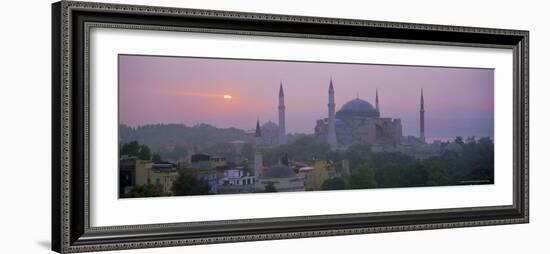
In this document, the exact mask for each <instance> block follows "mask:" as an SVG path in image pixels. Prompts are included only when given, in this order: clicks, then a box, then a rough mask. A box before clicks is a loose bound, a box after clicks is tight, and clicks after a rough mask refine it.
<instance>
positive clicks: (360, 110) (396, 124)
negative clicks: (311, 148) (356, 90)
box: [255, 78, 426, 151]
mask: <svg viewBox="0 0 550 254" xmlns="http://www.w3.org/2000/svg"><path fill="white" fill-rule="evenodd" d="M334 94H335V89H334V84H333V81H332V78H331V79H330V82H329V88H328V112H327V113H328V114H327V117H326V118H323V119H319V120H317V122H316V125H315V135H316V136H317V137H318V138H319V139H321V140H324V141H326V142H327V143H328V144H329V145H330V147H331V148H332V149H333V150H345V149H347V148H348V147H350V146H351V145H355V144H365V145H369V146H370V147H371V148H372V149H373V150H375V151H397V150H402V143H405V144H403V145H405V146H407V145H408V144H409V143H411V142H413V143H416V144H417V145H420V144H426V141H425V136H424V92H423V91H421V92H420V111H419V113H420V135H419V137H403V127H402V125H401V119H398V118H389V117H381V116H380V106H379V98H378V90H377V91H376V97H375V106H373V105H372V104H371V103H370V102H368V101H366V100H363V99H360V98H359V97H357V98H355V99H352V100H350V101H348V102H346V103H344V104H343V106H342V107H341V108H340V110H338V111H336V101H335V98H334ZM285 109H286V107H285V95H284V90H283V83H282V82H281V83H280V84H279V106H278V111H279V124H278V125H277V124H276V123H274V122H272V121H268V122H266V123H264V124H263V125H260V124H259V122H258V123H257V126H256V131H255V134H256V135H255V136H256V137H255V139H256V140H257V142H259V143H261V144H262V145H266V146H273V145H281V144H287V142H288V135H287V134H286V129H285ZM258 133H261V135H257V134H258Z"/></svg>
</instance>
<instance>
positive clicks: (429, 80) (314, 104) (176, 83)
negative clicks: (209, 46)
mask: <svg viewBox="0 0 550 254" xmlns="http://www.w3.org/2000/svg"><path fill="white" fill-rule="evenodd" d="M119 75H120V76H119V89H120V111H119V114H120V115H119V118H120V123H123V124H126V125H129V126H139V125H146V124H157V123H166V124H168V123H183V124H186V125H188V126H192V125H195V124H199V123H206V124H210V125H213V126H216V127H219V128H229V127H235V128H239V129H244V130H250V129H253V128H254V127H255V124H256V120H257V119H258V118H259V119H260V121H261V123H265V122H267V121H272V122H275V123H277V122H278V121H277V119H278V118H277V106H278V105H277V104H278V101H277V94H278V92H279V88H280V83H282V85H283V87H284V91H285V100H286V101H285V102H286V103H285V106H286V124H285V125H286V131H287V133H307V134H311V133H313V131H314V127H315V122H316V120H317V119H322V118H326V117H327V99H328V97H327V96H328V95H327V94H328V89H329V82H330V79H331V78H332V80H333V83H334V89H335V91H336V92H335V104H336V110H339V109H340V107H341V106H342V105H343V104H344V103H346V102H348V101H350V100H353V99H355V98H361V99H363V100H367V101H368V102H370V103H371V104H372V105H374V104H375V96H376V93H377V92H378V95H379V104H380V115H381V117H391V118H399V119H401V121H402V123H403V134H404V135H413V136H418V135H419V110H420V91H421V90H423V93H424V100H425V122H426V123H425V126H426V127H425V129H426V130H425V134H426V138H427V139H430V138H437V137H451V136H459V135H461V136H489V137H493V114H494V106H493V104H494V102H493V89H494V88H493V70H492V69H471V68H449V67H423V66H397V65H372V64H340V63H312V62H289V61H263V60H238V59H212V58H186V57H163V56H134V55H120V56H119ZM136 101H139V102H140V103H136Z"/></svg>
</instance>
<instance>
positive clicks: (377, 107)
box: [375, 88, 380, 112]
mask: <svg viewBox="0 0 550 254" xmlns="http://www.w3.org/2000/svg"><path fill="white" fill-rule="evenodd" d="M375 101H376V111H378V112H380V107H379V106H378V88H376V100H375Z"/></svg>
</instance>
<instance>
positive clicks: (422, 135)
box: [420, 89, 426, 142]
mask: <svg viewBox="0 0 550 254" xmlns="http://www.w3.org/2000/svg"><path fill="white" fill-rule="evenodd" d="M420 140H422V141H424V142H426V137H425V136H424V89H421V90H420Z"/></svg>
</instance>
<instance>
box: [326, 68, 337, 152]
mask: <svg viewBox="0 0 550 254" xmlns="http://www.w3.org/2000/svg"><path fill="white" fill-rule="evenodd" d="M335 108H336V104H334V87H333V85H332V77H330V86H329V88H328V133H327V143H328V144H329V145H330V148H331V149H333V150H334V149H337V148H338V140H337V139H336V126H335V123H334V111H335Z"/></svg>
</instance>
